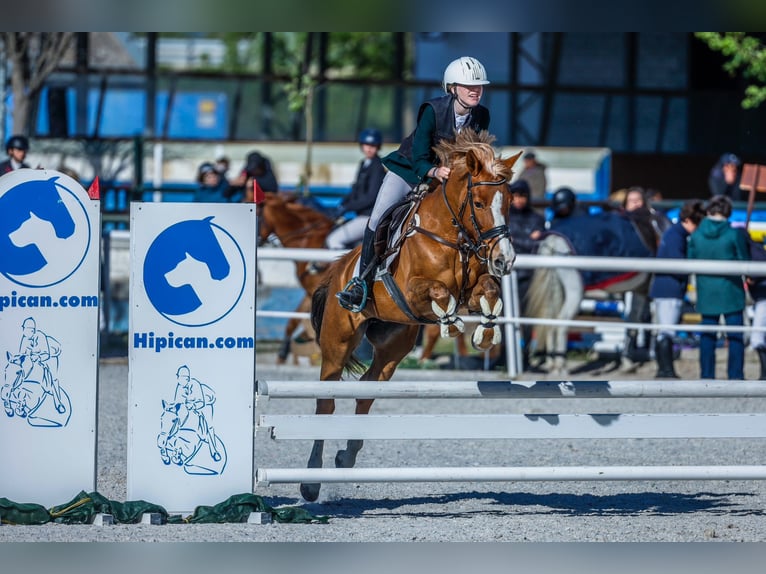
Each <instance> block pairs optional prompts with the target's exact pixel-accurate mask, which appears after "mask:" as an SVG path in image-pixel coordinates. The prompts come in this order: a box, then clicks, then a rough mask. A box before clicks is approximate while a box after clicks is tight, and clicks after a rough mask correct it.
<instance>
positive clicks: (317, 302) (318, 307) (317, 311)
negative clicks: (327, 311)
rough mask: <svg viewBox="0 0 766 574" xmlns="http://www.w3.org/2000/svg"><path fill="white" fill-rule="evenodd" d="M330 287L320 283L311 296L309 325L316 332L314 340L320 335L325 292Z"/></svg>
mask: <svg viewBox="0 0 766 574" xmlns="http://www.w3.org/2000/svg"><path fill="white" fill-rule="evenodd" d="M329 289H330V287H329V286H328V285H327V283H326V282H324V283H321V284H320V285H319V287H317V288H316V290H315V291H314V294H313V295H312V296H311V327H312V328H313V329H314V333H316V341H317V342H319V337H321V335H322V317H324V307H325V304H326V303H327V292H328V291H329Z"/></svg>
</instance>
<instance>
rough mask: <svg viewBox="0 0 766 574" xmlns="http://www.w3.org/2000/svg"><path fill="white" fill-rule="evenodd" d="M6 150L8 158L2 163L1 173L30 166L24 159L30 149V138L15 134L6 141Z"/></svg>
mask: <svg viewBox="0 0 766 574" xmlns="http://www.w3.org/2000/svg"><path fill="white" fill-rule="evenodd" d="M5 151H6V153H7V154H8V159H6V160H5V161H4V162H2V163H0V175H3V174H6V173H9V172H11V171H14V170H16V169H20V168H22V167H29V165H27V164H26V163H24V160H25V159H26V157H27V152H28V151H29V140H28V139H27V138H26V137H24V136H22V135H18V134H17V135H13V136H11V137H9V138H8V141H7V142H5Z"/></svg>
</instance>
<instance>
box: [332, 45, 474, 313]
mask: <svg viewBox="0 0 766 574" xmlns="http://www.w3.org/2000/svg"><path fill="white" fill-rule="evenodd" d="M487 84H489V80H487V72H486V70H485V69H484V66H483V65H482V64H481V62H479V61H478V60H477V59H475V58H471V57H462V58H458V59H456V60H453V61H452V62H450V63H449V65H448V66H447V67H446V69H445V70H444V76H443V79H442V87H443V88H444V92H445V95H444V96H440V97H437V98H433V99H430V100H427V101H425V102H423V103H422V104H421V105H420V108H419V109H418V116H417V125H416V126H415V130H414V131H413V132H412V133H411V134H410V135H408V136H407V137H406V138H405V139H404V140H403V141H402V143H401V145H400V146H399V148H398V149H397V150H396V151H394V152H392V153H390V154H388V155H387V156H386V157H384V158H383V165H384V166H385V167H386V168H387V169H388V170H389V171H388V173H387V174H386V176H385V178H384V179H383V184H382V185H381V187H380V191H379V192H378V196H377V200H376V201H375V206H374V207H373V208H372V213H371V214H370V219H369V221H368V222H367V226H366V227H365V230H364V241H363V243H362V251H361V254H360V261H359V275H358V276H357V277H354V278H353V279H352V280H351V281H350V282H349V284H348V285H347V286H346V287H345V289H344V290H343V291H340V292H339V293H337V294H336V296H337V297H338V300H339V301H340V304H341V306H343V307H344V308H346V309H349V310H351V311H354V312H359V311H361V310H362V309H363V306H364V303H365V301H366V295H367V293H369V292H370V291H371V289H372V283H373V280H374V276H375V273H374V272H373V268H374V264H375V261H374V260H375V249H374V237H375V230H376V229H377V226H378V223H380V220H381V218H382V217H383V215H384V214H385V213H386V212H387V211H388V209H389V208H390V207H391V206H393V205H394V204H396V203H399V202H400V201H402V200H403V199H404V197H405V196H406V195H407V193H409V191H410V190H411V189H412V188H413V187H415V186H417V185H419V184H421V183H428V182H430V181H431V180H433V179H436V180H438V181H439V182H444V181H445V180H446V179H447V178H448V177H449V174H450V168H449V166H446V165H440V164H439V159H438V158H437V157H436V154H435V153H434V151H433V147H434V146H435V145H436V144H438V143H439V142H440V141H441V140H448V141H454V139H455V135H456V134H457V133H458V132H459V131H461V130H463V129H473V130H475V131H477V132H478V131H481V130H486V129H488V128H489V110H488V109H487V108H485V107H484V106H482V105H481V104H479V102H480V101H481V97H482V94H483V93H484V86H485V85H487Z"/></svg>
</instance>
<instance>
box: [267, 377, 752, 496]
mask: <svg viewBox="0 0 766 574" xmlns="http://www.w3.org/2000/svg"><path fill="white" fill-rule="evenodd" d="M745 396H747V397H760V398H764V397H766V382H765V381H747V382H736V383H732V382H730V381H694V380H689V381H670V382H667V381H535V382H524V383H518V382H513V381H462V382H460V381H413V382H406V381H389V382H385V383H378V382H370V381H358V382H341V381H322V382H317V381H258V383H257V392H256V401H257V404H258V405H259V407H260V408H259V411H260V410H265V408H266V407H264V405H269V404H270V401H269V400H266V399H279V398H290V399H295V398H305V399H311V398H372V399H378V398H408V399H413V398H414V399H434V398H437V399H443V398H455V399H482V398H483V399H497V398H508V399H509V398H516V399H519V398H523V399H528V398H534V399H538V398H546V399H549V398H558V399H561V400H562V404H563V405H564V406H563V408H562V410H563V411H564V412H563V413H561V412H557V413H551V414H540V413H534V414H389V415H374V414H371V415H363V416H360V415H338V414H333V415H304V414H298V415H295V414H268V413H259V416H258V417H257V431H258V432H262V431H265V432H267V433H269V436H270V437H271V438H272V439H274V440H277V441H278V440H342V439H350V440H369V439H373V440H468V441H472V440H496V439H513V440H527V439H557V440H571V439H609V440H612V439H615V440H618V439H633V438H643V439H674V440H685V439H711V440H721V439H732V438H738V439H763V438H766V424H765V423H766V414H764V413H664V412H663V413H627V414H625V413H619V412H615V413H607V414H582V413H570V412H567V408H568V406H569V405H568V404H567V403H571V399H594V398H600V399H603V398H611V399H618V400H622V399H624V398H650V397H655V398H656V397H666V398H670V400H675V399H677V398H679V397H693V398H712V397H745ZM557 406H558V405H557ZM602 408H603V407H602ZM759 450H760V449H759ZM743 452H746V451H743ZM746 456H750V455H746ZM751 460H752V459H748V460H747V461H744V462H751ZM256 478H257V482H258V483H261V484H270V483H297V482H448V481H492V482H499V481H525V480H526V481H543V480H766V466H764V465H757V464H752V465H751V464H743V465H738V464H736V465H707V466H702V465H694V466H683V465H672V464H671V465H669V464H661V465H658V466H647V465H640V466H638V465H637V466H549V467H546V466H531V467H529V466H525V467H498V466H488V467H481V466H466V467H460V466H455V467H443V466H442V467H438V466H435V467H388V468H350V469H349V468H346V469H344V468H326V469H325V468H310V469H307V468H258V469H257V471H256Z"/></svg>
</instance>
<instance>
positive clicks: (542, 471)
mask: <svg viewBox="0 0 766 574" xmlns="http://www.w3.org/2000/svg"><path fill="white" fill-rule="evenodd" d="M256 478H257V481H258V483H259V484H264V485H269V484H287V483H298V482H322V483H329V482H523V481H534V482H541V481H576V480H584V481H596V480H597V481H607V480H610V481H611V480H615V481H616V480H766V466H571V467H548V466H540V467H538V466H527V467H515V468H509V467H411V468H300V469H292V468H268V469H265V468H262V469H258V471H257V473H256Z"/></svg>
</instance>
